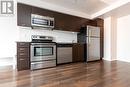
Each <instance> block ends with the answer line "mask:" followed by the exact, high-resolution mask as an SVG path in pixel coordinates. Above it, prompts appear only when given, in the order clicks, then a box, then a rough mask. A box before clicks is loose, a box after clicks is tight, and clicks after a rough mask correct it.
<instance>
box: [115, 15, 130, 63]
mask: <svg viewBox="0 0 130 87" xmlns="http://www.w3.org/2000/svg"><path fill="white" fill-rule="evenodd" d="M117 29H118V31H117V43H118V44H117V58H118V60H121V61H126V62H130V15H127V16H123V17H120V18H118V20H117Z"/></svg>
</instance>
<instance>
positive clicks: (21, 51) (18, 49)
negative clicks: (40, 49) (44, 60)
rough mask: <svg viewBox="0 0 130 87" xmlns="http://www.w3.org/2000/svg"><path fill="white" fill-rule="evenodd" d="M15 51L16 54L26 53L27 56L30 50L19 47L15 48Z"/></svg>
mask: <svg viewBox="0 0 130 87" xmlns="http://www.w3.org/2000/svg"><path fill="white" fill-rule="evenodd" d="M17 51H18V53H28V54H29V51H30V49H29V48H25V47H19V48H17Z"/></svg>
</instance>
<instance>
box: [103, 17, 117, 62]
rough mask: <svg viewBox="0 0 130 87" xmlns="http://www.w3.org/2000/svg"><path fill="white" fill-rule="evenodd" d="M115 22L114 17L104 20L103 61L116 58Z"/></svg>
mask: <svg viewBox="0 0 130 87" xmlns="http://www.w3.org/2000/svg"><path fill="white" fill-rule="evenodd" d="M116 26H117V22H116V18H115V17H111V16H109V17H106V18H104V58H103V59H104V60H108V61H112V60H116V58H117V28H116Z"/></svg>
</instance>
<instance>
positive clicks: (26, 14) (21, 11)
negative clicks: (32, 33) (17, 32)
mask: <svg viewBox="0 0 130 87" xmlns="http://www.w3.org/2000/svg"><path fill="white" fill-rule="evenodd" d="M31 11H32V7H31V6H29V5H25V4H21V3H18V4H17V25H18V26H25V27H31Z"/></svg>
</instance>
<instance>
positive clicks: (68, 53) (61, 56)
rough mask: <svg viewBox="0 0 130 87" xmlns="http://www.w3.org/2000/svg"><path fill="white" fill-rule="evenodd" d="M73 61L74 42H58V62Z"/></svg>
mask: <svg viewBox="0 0 130 87" xmlns="http://www.w3.org/2000/svg"><path fill="white" fill-rule="evenodd" d="M71 62H72V44H65V43H59V44H57V64H64V63H71Z"/></svg>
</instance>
